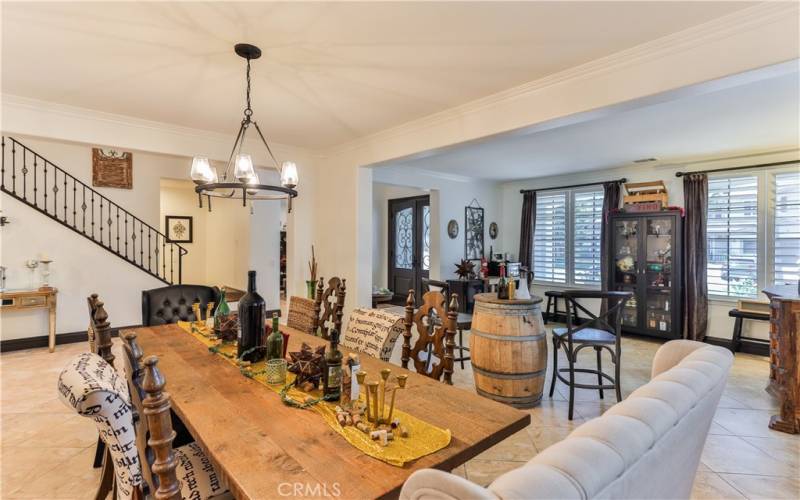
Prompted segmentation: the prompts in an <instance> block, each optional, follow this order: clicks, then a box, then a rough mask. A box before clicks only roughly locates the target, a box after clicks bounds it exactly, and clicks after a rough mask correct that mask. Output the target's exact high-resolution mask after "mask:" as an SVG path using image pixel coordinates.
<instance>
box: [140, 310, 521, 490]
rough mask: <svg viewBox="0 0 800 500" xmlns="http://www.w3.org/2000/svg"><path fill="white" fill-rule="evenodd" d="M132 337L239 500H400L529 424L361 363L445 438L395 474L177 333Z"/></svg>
mask: <svg viewBox="0 0 800 500" xmlns="http://www.w3.org/2000/svg"><path fill="white" fill-rule="evenodd" d="M129 330H133V331H135V332H136V335H137V341H138V343H139V345H140V346H141V348H142V350H143V351H144V354H145V356H149V355H156V356H158V358H159V363H158V367H159V369H160V370H161V372H162V373H163V374H164V377H165V379H166V382H167V385H166V391H167V392H168V393H169V394H170V395H171V397H172V407H173V409H174V410H175V413H177V414H178V416H179V417H180V418H181V420H182V421H183V422H184V423H185V424H186V426H187V427H188V428H189V431H190V432H191V434H192V436H194V438H195V439H196V441H197V443H198V444H200V445H201V446H202V447H203V448H204V450H205V451H206V453H207V454H208V456H210V457H211V459H212V460H214V462H215V463H216V464H217V465H218V467H219V470H220V471H221V473H222V474H223V475H224V476H225V479H226V481H227V483H228V485H229V487H230V489H231V493H233V495H234V496H236V498H239V499H242V498H253V499H256V498H258V499H261V498H280V497H281V496H282V495H285V494H286V491H287V486H285V485H287V484H289V485H291V486H290V487H289V488H290V489H291V488H294V485H295V484H299V485H301V486H302V488H303V489H302V491H304V492H307V491H317V492H319V495H315V496H322V495H323V493H322V492H323V491H327V492H328V495H332V493H331V492H332V491H338V493H339V494H338V496H339V497H340V498H358V499H361V498H384V497H387V498H392V497H397V496H398V495H399V493H400V488H401V487H402V485H403V483H404V482H405V480H406V479H407V478H408V476H409V475H410V474H411V473H412V472H414V471H415V470H418V469H422V468H436V469H441V470H445V471H450V470H452V469H454V468H456V467H458V466H459V465H461V464H463V463H464V462H466V461H467V460H469V459H471V458H473V457H475V456H476V455H478V454H479V453H481V452H482V451H485V450H486V449H488V448H490V447H491V446H493V445H495V444H497V443H499V442H500V441H502V440H503V439H505V438H507V437H509V436H511V435H512V434H514V433H515V432H517V431H519V430H521V429H524V428H525V427H526V426H527V425H528V424H529V423H530V414H528V413H525V412H522V411H519V410H515V409H513V408H511V407H508V406H506V405H503V404H500V403H496V402H494V401H491V400H489V399H486V398H482V397H480V396H478V395H476V394H474V393H472V392H471V391H467V390H463V389H459V388H457V387H453V386H451V385H447V384H445V383H443V382H439V381H436V380H433V379H431V378H428V377H425V376H423V375H419V374H417V373H415V372H411V371H408V370H404V369H402V368H401V367H399V366H396V365H392V364H389V363H386V362H383V361H381V360H379V359H376V358H372V357H370V356H367V355H364V354H361V355H360V358H361V366H362V369H363V370H364V371H366V372H368V373H370V374H378V373H379V372H380V370H381V369H382V368H390V369H391V370H392V374H407V375H408V384H407V386H406V389H405V390H404V391H403V393H402V394H398V397H397V408H399V409H401V410H403V411H405V412H407V413H409V414H411V415H414V416H415V417H417V418H420V419H423V420H425V421H426V422H428V423H431V424H433V425H436V426H439V427H441V428H445V429H450V430H451V432H452V440H451V442H450V444H449V445H448V446H447V447H446V448H444V449H441V450H439V451H437V452H435V453H432V454H430V455H427V456H425V457H422V458H420V459H418V460H416V461H414V462H411V463H409V464H406V465H405V466H404V467H395V466H393V465H389V464H387V463H385V462H382V461H380V460H377V459H374V458H371V457H369V456H367V455H365V454H363V453H362V452H361V451H359V450H358V449H356V448H355V447H353V446H351V445H350V444H349V443H348V442H347V441H345V440H344V439H343V438H342V437H341V436H339V434H337V433H336V432H335V431H333V430H332V429H331V428H330V427H329V426H328V425H327V424H326V423H325V422H324V421H323V420H322V418H321V417H320V415H318V414H317V413H315V412H312V411H307V410H299V409H297V408H290V407H288V406H286V405H284V404H283V403H282V402H281V400H280V397H279V396H278V394H277V393H275V392H273V391H271V390H270V389H269V388H267V387H264V386H263V385H261V384H259V383H258V382H256V381H254V380H250V379H248V378H247V377H244V376H243V375H242V374H241V373H239V370H238V369H237V367H236V366H233V365H232V364H231V363H229V362H228V361H226V360H224V359H222V358H221V357H220V356H218V355H215V354H212V353H210V352H209V351H208V348H207V347H206V346H205V345H203V344H202V343H200V342H199V341H198V340H197V339H195V338H194V337H192V336H191V335H190V334H188V333H186V332H185V331H183V330H181V329H180V328H179V327H178V326H177V325H163V326H155V327H141V328H135V329H126V331H129ZM281 331H285V332H287V333H289V334H290V337H289V351H297V350H299V349H300V344H301V343H302V342H306V343H307V344H309V345H311V346H312V347H313V346H317V345H320V344H324V343H326V342H325V341H324V340H323V339H321V338H319V337H313V336H311V335H307V334H305V333H302V332H300V331H298V330H295V329H292V328H288V327H285V326H283V325H282V326H281ZM340 349H341V347H340ZM342 351H343V352H344V355H345V357H347V352H348V351H347V349H342ZM282 485H283V486H282ZM334 485H336V486H334ZM280 488H283V490H281V489H280ZM334 488H336V490H334ZM292 491H293V490H292Z"/></svg>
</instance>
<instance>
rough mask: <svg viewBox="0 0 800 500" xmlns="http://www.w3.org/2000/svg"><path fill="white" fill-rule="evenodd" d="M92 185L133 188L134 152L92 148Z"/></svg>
mask: <svg viewBox="0 0 800 500" xmlns="http://www.w3.org/2000/svg"><path fill="white" fill-rule="evenodd" d="M92 185H93V186H95V187H113V188H121V189H133V153H127V152H122V151H116V150H114V149H100V148H92Z"/></svg>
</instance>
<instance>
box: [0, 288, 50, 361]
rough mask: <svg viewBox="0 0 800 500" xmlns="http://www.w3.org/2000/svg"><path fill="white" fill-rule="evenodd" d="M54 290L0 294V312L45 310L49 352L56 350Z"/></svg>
mask: <svg viewBox="0 0 800 500" xmlns="http://www.w3.org/2000/svg"><path fill="white" fill-rule="evenodd" d="M56 294H58V289H56V288H44V289H40V290H6V291H4V292H0V299H2V305H0V308H1V309H0V310H2V311H4V312H5V311H9V310H17V311H22V310H26V309H37V308H38V309H47V310H48V313H49V318H48V319H49V323H50V325H49V326H50V328H49V331H48V339H47V346H48V348H49V349H50V352H53V351H55V350H56Z"/></svg>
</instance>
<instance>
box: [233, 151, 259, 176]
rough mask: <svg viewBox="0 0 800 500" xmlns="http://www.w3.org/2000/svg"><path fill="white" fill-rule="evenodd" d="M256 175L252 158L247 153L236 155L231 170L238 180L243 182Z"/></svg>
mask: <svg viewBox="0 0 800 500" xmlns="http://www.w3.org/2000/svg"><path fill="white" fill-rule="evenodd" d="M255 175H256V171H255V170H254V169H253V159H252V158H251V157H250V155H248V154H238V155H236V168H234V170H233V176H234V177H236V179H238V180H239V181H240V182H245V181H247V180H249V179H251V178H252V177H254V176H255Z"/></svg>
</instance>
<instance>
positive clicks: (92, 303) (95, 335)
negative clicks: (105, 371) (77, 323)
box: [86, 293, 114, 469]
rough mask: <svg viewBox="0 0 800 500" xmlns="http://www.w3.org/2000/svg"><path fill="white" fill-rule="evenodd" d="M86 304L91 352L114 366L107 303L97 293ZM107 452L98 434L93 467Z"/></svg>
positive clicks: (98, 466) (87, 333)
mask: <svg viewBox="0 0 800 500" xmlns="http://www.w3.org/2000/svg"><path fill="white" fill-rule="evenodd" d="M86 304H87V306H88V308H89V327H88V328H87V331H86V335H87V338H88V344H89V352H92V353H94V354H97V355H99V356H100V357H102V358H103V359H104V360H105V361H106V362H107V363H108V364H110V365H111V366H114V354H113V353H112V352H111V347H112V345H113V343H112V341H111V335H112V331H111V323H109V322H108V313H107V312H106V310H105V304H104V303H103V301H102V300H100V298H99V296H98V295H97V294H96V293H93V294H91V295H90V296H88V297H86ZM105 453H106V445H105V442H104V441H103V439H102V437H101V436H98V437H97V446H96V447H95V450H94V461H93V463H92V467H93V468H95V469H99V468H100V467H102V466H103V457H104V456H105Z"/></svg>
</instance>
